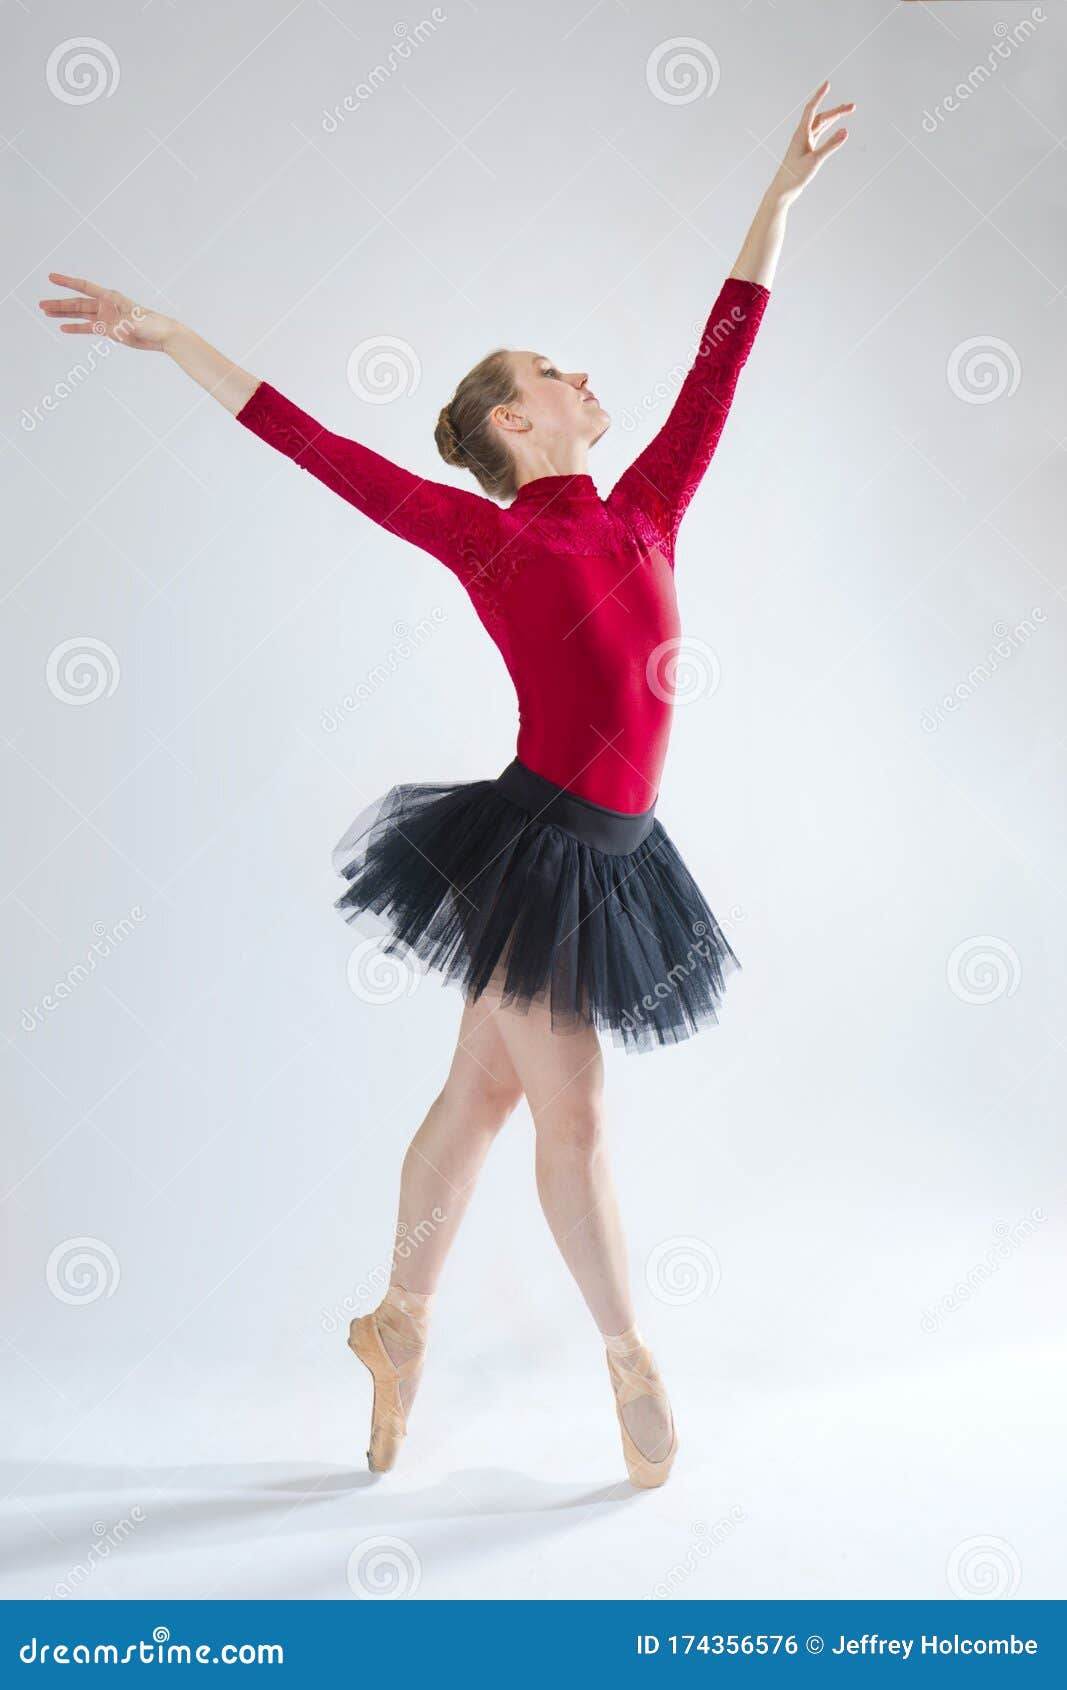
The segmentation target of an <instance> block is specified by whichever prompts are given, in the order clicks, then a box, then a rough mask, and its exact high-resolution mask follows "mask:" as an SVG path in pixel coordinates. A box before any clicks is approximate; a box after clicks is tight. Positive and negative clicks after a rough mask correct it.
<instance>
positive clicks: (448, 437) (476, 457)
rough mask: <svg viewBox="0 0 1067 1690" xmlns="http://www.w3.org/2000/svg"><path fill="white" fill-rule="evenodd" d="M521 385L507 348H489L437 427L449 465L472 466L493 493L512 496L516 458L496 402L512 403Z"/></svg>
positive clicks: (492, 495)
mask: <svg viewBox="0 0 1067 1690" xmlns="http://www.w3.org/2000/svg"><path fill="white" fill-rule="evenodd" d="M518 397H519V386H518V382H517V381H516V379H515V372H514V371H513V369H512V367H511V360H510V358H509V356H508V353H507V351H506V349H505V348H503V347H500V348H498V349H497V351H496V352H490V353H489V354H488V356H487V357H485V358H483V359H482V361H481V363H480V364H475V366H474V368H473V370H468V372H467V374H466V375H465V376H464V377H463V380H462V381H461V382H460V384H459V386H458V387H457V388H456V391H455V393H454V394H453V395H452V397H451V399H450V400H449V402H448V404H447V405H442V407H441V414H440V416H439V417H438V419H437V427H436V428H435V429H434V436H433V437H434V440H435V441H436V442H437V450H438V451H439V452H440V454H441V456H442V458H444V460H445V463H446V464H458V465H459V466H460V468H462V469H469V470H470V472H471V474H472V475H474V476H475V477H476V479H477V480H478V481H479V483H480V484H481V486H482V488H483V489H484V491H485V492H486V493H488V494H489V496H490V498H493V499H510V498H512V497H513V496H514V494H515V491H516V488H515V460H514V458H513V457H512V455H511V452H510V450H509V448H508V444H507V441H506V440H505V439H504V436H503V435H502V434H501V433H500V431H499V430H498V429H497V428H495V427H494V426H493V422H492V413H493V410H494V409H495V407H496V406H497V405H512V404H514V402H515V400H516V399H517V398H518Z"/></svg>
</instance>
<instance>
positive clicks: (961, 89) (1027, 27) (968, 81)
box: [922, 6, 1048, 135]
mask: <svg viewBox="0 0 1067 1690" xmlns="http://www.w3.org/2000/svg"><path fill="white" fill-rule="evenodd" d="M1047 22H1048V19H1047V18H1046V16H1045V13H1044V11H1043V10H1042V8H1041V7H1040V6H1034V7H1033V9H1032V10H1031V12H1030V16H1029V17H1028V18H1023V19H1022V20H1021V21H1020V22H1019V23H1017V24H1006V23H1003V22H1000V23H995V24H994V25H993V34H994V35H995V36H996V38H997V40H996V45H995V46H993V47H991V48H990V49H989V52H988V53H987V55H986V58H985V62H984V63H979V64H976V65H975V66H974V67H973V68H972V70H971V71H970V72H969V73H968V74H967V76H966V77H965V78H964V80H963V81H962V82H957V84H956V86H955V88H954V89H953V90H952V91H951V93H948V94H946V95H945V96H944V98H943V99H942V100H939V101H938V102H937V104H936V105H935V106H934V107H933V109H932V110H931V109H930V108H929V107H927V108H926V110H925V111H924V112H923V119H922V126H923V128H924V129H925V131H926V133H927V134H928V135H936V134H937V131H938V129H939V128H940V126H941V124H943V123H946V122H947V121H948V119H949V117H950V116H951V115H952V113H953V112H957V111H959V110H960V109H961V107H963V106H965V105H966V103H967V101H968V100H969V99H970V98H971V96H972V94H977V93H978V91H979V89H981V88H982V87H984V86H985V84H986V83H987V82H988V81H989V80H990V78H991V77H993V76H995V75H996V73H997V71H998V70H999V69H1000V67H1001V65H1002V64H1003V62H1004V60H1005V59H1010V58H1011V56H1012V54H1013V53H1014V52H1015V50H1016V48H1017V47H1021V46H1023V45H1024V43H1025V42H1027V41H1030V40H1031V39H1032V38H1033V36H1034V35H1036V33H1037V30H1038V27H1039V26H1040V25H1041V24H1043V23H1047Z"/></svg>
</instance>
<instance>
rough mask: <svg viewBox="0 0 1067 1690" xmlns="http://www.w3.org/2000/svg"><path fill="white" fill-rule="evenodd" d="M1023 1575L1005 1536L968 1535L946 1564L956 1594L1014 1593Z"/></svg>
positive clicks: (1005, 1594) (948, 1577) (998, 1596)
mask: <svg viewBox="0 0 1067 1690" xmlns="http://www.w3.org/2000/svg"><path fill="white" fill-rule="evenodd" d="M1022 1576H1023V1570H1022V1565H1021V1563H1020V1561H1019V1557H1018V1555H1017V1554H1016V1552H1015V1550H1014V1549H1013V1548H1012V1546H1011V1544H1010V1543H1008V1541H1007V1540H1006V1539H1005V1538H1002V1537H966V1538H964V1540H963V1542H962V1543H957V1545H956V1547H955V1549H954V1550H953V1551H952V1553H951V1555H950V1556H949V1558H948V1562H947V1564H946V1566H945V1577H946V1579H947V1580H948V1587H949V1589H950V1590H951V1592H952V1594H953V1595H954V1596H981V1597H985V1598H989V1597H996V1598H1003V1597H1006V1596H1014V1595H1015V1592H1016V1591H1017V1590H1018V1588H1019V1584H1020V1582H1021V1580H1022Z"/></svg>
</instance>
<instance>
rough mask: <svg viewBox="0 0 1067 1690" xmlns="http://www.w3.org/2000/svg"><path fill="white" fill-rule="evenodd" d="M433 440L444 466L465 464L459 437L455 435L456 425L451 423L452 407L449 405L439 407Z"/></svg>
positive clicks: (464, 453) (464, 455)
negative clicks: (439, 412) (439, 411)
mask: <svg viewBox="0 0 1067 1690" xmlns="http://www.w3.org/2000/svg"><path fill="white" fill-rule="evenodd" d="M434 439H435V441H436V442H437V450H438V451H439V452H440V454H441V456H442V458H444V460H445V463H446V464H462V463H464V462H466V457H467V454H466V452H465V451H464V449H463V444H462V442H461V440H460V438H459V435H458V434H457V433H456V425H455V423H454V422H453V421H452V407H451V405H450V404H449V405H442V406H441V414H440V416H439V417H438V419H437V427H436V429H435V430H434Z"/></svg>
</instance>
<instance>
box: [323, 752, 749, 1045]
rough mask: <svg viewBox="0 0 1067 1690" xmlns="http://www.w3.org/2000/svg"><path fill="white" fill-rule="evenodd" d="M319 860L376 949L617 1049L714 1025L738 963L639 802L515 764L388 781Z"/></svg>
mask: <svg viewBox="0 0 1067 1690" xmlns="http://www.w3.org/2000/svg"><path fill="white" fill-rule="evenodd" d="M333 861H334V867H335V868H336V869H337V871H338V873H339V874H341V875H343V876H344V878H345V879H346V880H347V881H348V888H347V890H346V891H345V893H344V895H343V896H342V897H340V898H339V899H338V900H337V904H336V906H335V907H336V908H337V909H339V910H340V911H341V913H342V914H343V916H344V917H345V920H346V921H348V922H350V923H352V924H354V925H363V924H364V919H365V918H368V917H369V918H372V919H373V918H377V922H376V926H377V931H378V934H379V937H380V941H381V943H380V948H381V950H383V951H384V952H385V953H387V954H390V955H399V956H402V957H404V956H406V957H408V958H413V959H416V960H417V962H418V963H421V964H423V965H425V966H426V967H428V968H430V969H433V970H435V971H437V972H438V973H439V974H440V975H442V976H443V978H444V979H445V980H447V981H450V982H453V983H455V984H458V985H459V986H461V987H462V988H463V990H464V992H465V993H466V995H467V996H468V997H469V998H477V997H479V996H480V995H481V994H482V993H483V992H485V991H486V990H487V989H490V988H491V989H492V991H493V993H494V994H497V993H499V994H500V996H501V998H502V1001H503V1004H504V1006H505V1007H507V1008H511V1009H519V1010H527V1011H528V1010H529V1008H530V1007H531V1005H533V1004H539V1005H546V1006H547V1007H548V1009H549V1011H550V1013H551V1024H552V1027H553V1030H554V1031H557V1032H568V1031H573V1030H575V1029H576V1028H578V1027H581V1026H587V1025H588V1024H589V1023H590V1022H591V1023H592V1024H593V1026H595V1027H596V1028H597V1029H598V1030H599V1031H601V1032H604V1033H607V1034H610V1036H611V1037H612V1039H613V1040H614V1042H615V1043H616V1044H618V1045H621V1046H622V1047H623V1048H624V1049H626V1050H629V1051H641V1050H649V1049H652V1048H654V1047H655V1046H657V1045H664V1044H677V1043H678V1042H679V1041H680V1040H682V1039H685V1038H688V1037H689V1036H690V1034H692V1033H695V1032H698V1031H699V1030H700V1028H701V1027H704V1026H707V1025H708V1024H709V1023H710V1022H713V1021H716V1020H717V1019H718V1015H717V1011H718V1008H719V1004H720V1001H721V998H722V994H723V990H724V985H725V978H726V976H727V975H728V974H729V973H730V972H731V971H732V970H733V969H735V968H738V967H740V964H739V963H738V960H737V958H736V956H735V955H734V953H733V951H732V950H731V948H730V946H729V944H728V943H727V940H726V938H725V936H724V934H723V932H722V929H721V928H720V926H719V924H718V922H717V921H716V920H715V917H714V916H713V915H712V913H711V910H710V909H709V908H708V906H707V904H706V903H705V901H704V898H703V896H702V894H701V892H700V889H699V887H698V886H697V884H696V882H695V881H694V879H693V877H692V875H691V874H690V873H689V870H688V869H687V868H686V866H685V864H684V862H683V861H682V859H681V857H680V856H679V854H678V851H677V850H676V849H675V847H674V845H673V844H672V842H671V840H670V838H669V836H668V834H667V832H666V831H665V829H664V828H663V826H662V824H661V823H660V822H658V821H657V820H656V818H655V814H654V809H653V810H648V811H646V812H645V813H644V814H643V815H628V814H624V813H622V812H620V811H617V810H608V809H604V808H603V807H602V806H600V805H598V804H593V803H590V802H589V800H588V799H584V798H579V797H578V796H577V795H576V794H575V793H572V792H568V791H566V790H565V789H564V788H562V787H559V786H556V785H555V784H554V783H553V782H552V781H550V780H546V779H545V778H544V777H543V776H542V775H538V774H535V773H534V772H533V770H532V769H528V768H526V766H525V764H523V763H520V762H518V760H516V761H515V762H513V763H511V764H509V766H508V767H507V768H506V769H505V770H504V772H503V774H502V775H500V776H498V778H497V779H496V780H475V781H464V782H460V783H458V784H452V785H422V784H420V785H411V786H394V787H393V788H392V789H391V790H390V791H389V792H387V793H386V794H385V795H384V797H382V798H380V799H379V800H378V801H377V802H376V803H375V804H373V805H371V806H370V808H369V809H367V810H365V811H364V812H363V814H362V815H360V816H359V817H357V819H356V821H355V822H354V823H353V825H352V826H351V827H350V828H349V830H348V832H347V833H346V834H345V835H344V837H343V838H342V839H341V840H339V841H338V843H337V845H336V846H335V847H334V852H333ZM368 927H369V924H368Z"/></svg>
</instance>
